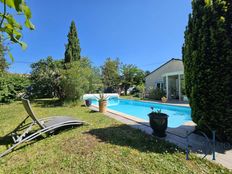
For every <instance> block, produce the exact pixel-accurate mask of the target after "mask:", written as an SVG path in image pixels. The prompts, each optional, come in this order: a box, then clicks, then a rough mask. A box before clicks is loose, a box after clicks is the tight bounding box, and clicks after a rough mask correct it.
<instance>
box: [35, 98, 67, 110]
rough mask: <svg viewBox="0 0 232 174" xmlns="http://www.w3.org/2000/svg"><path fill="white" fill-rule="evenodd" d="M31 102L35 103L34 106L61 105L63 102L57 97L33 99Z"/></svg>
mask: <svg viewBox="0 0 232 174" xmlns="http://www.w3.org/2000/svg"><path fill="white" fill-rule="evenodd" d="M31 102H32V103H34V104H36V107H44V108H48V107H59V106H62V105H63V104H64V103H63V101H61V100H59V99H35V100H32V101H31Z"/></svg>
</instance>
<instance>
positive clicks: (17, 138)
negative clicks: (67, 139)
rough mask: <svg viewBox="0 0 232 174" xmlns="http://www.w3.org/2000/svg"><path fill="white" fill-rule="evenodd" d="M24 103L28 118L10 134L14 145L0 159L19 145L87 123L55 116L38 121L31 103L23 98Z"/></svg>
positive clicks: (67, 117) (0, 155)
mask: <svg viewBox="0 0 232 174" xmlns="http://www.w3.org/2000/svg"><path fill="white" fill-rule="evenodd" d="M22 103H23V106H24V108H25V110H26V112H27V114H28V116H27V117H26V118H25V119H24V120H23V121H22V122H21V123H20V124H19V125H18V126H17V127H16V128H15V129H14V130H13V131H12V132H11V133H9V134H8V135H10V136H11V137H12V139H13V141H14V144H13V145H12V146H11V147H10V148H9V149H7V150H6V151H5V152H3V153H1V154H0V158H1V157H2V156H4V155H6V154H8V153H9V152H11V151H12V150H13V149H14V148H15V147H17V146H18V145H20V144H22V143H24V142H28V141H31V140H33V139H35V138H36V137H38V136H40V135H42V134H45V133H46V134H52V133H54V131H55V130H57V129H60V128H66V127H70V126H77V125H83V124H84V123H85V122H83V121H81V120H77V119H75V118H72V117H69V116H53V117H48V118H42V119H37V118H36V116H35V114H34V112H33V111H32V109H31V105H30V101H29V100H27V99H24V98H22ZM28 118H31V119H32V122H30V123H26V121H27V119H28ZM36 125H37V126H39V128H40V129H37V131H36V132H32V129H33V128H34V127H35V126H36ZM19 131H21V132H22V133H21V134H18V133H17V132H19Z"/></svg>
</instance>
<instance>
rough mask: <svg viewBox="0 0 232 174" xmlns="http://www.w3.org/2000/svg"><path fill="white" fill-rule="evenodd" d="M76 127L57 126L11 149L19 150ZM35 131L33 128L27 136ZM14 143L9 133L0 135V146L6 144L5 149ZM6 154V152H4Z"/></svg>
mask: <svg viewBox="0 0 232 174" xmlns="http://www.w3.org/2000/svg"><path fill="white" fill-rule="evenodd" d="M78 127H80V126H72V125H71V126H65V127H61V128H58V129H56V130H54V132H52V133H44V134H41V135H40V136H38V137H36V138H35V139H33V140H31V141H28V142H27V141H25V142H23V143H22V144H19V145H18V146H16V147H15V148H14V149H13V150H12V152H13V151H18V150H20V149H23V148H25V147H27V146H29V145H32V144H34V143H37V142H39V141H41V140H44V139H46V138H48V137H50V136H55V135H57V134H59V133H61V132H62V133H64V132H66V131H69V130H71V129H73V128H78ZM35 132H36V130H34V131H32V132H31V133H30V134H28V136H29V135H31V134H33V133H35ZM13 144H14V141H13V139H12V136H11V134H7V135H5V136H4V137H0V146H1V145H2V146H6V150H7V149H8V148H10V147H11V146H12V145H13ZM1 153H3V152H0V154H1ZM6 155H7V154H6Z"/></svg>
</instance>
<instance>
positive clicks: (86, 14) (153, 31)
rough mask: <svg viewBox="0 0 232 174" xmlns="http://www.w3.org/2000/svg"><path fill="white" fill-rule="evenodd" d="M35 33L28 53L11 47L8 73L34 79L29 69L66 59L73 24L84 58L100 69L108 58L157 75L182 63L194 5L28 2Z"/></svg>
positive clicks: (145, 0) (186, 0)
mask: <svg viewBox="0 0 232 174" xmlns="http://www.w3.org/2000/svg"><path fill="white" fill-rule="evenodd" d="M26 2H27V4H28V5H29V7H30V8H31V11H32V22H33V24H35V26H36V30H34V31H28V30H27V29H24V31H23V35H24V36H23V40H24V41H25V42H26V43H27V44H28V48H27V49H26V50H25V51H23V50H22V49H21V48H20V47H19V46H12V48H11V52H12V54H13V55H14V58H15V61H14V63H12V65H11V67H10V69H9V71H11V72H17V73H30V71H31V69H30V63H32V62H37V61H38V60H39V59H41V58H46V57H47V56H52V57H53V58H55V59H61V58H63V57H64V51H65V46H64V45H65V44H66V43H67V34H68V31H69V26H70V24H71V21H72V20H74V21H75V23H76V26H77V30H78V36H79V39H80V45H81V55H82V56H87V57H89V58H90V60H91V61H92V62H93V64H94V65H96V66H100V65H102V64H103V63H104V61H105V59H106V58H107V57H111V58H116V57H118V58H119V59H120V60H121V61H122V62H123V63H127V64H134V65H136V66H138V67H139V68H141V69H143V70H154V69H155V68H157V67H158V66H159V65H161V64H162V63H165V62H166V61H167V60H169V59H171V58H173V57H174V58H181V57H182V56H181V48H182V45H183V41H184V31H185V27H186V25H187V22H188V14H189V13H190V12H191V0H27V1H26Z"/></svg>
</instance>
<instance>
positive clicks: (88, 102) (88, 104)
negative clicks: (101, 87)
mask: <svg viewBox="0 0 232 174" xmlns="http://www.w3.org/2000/svg"><path fill="white" fill-rule="evenodd" d="M91 104H92V101H91V100H90V99H88V100H85V105H86V106H87V107H89V106H91Z"/></svg>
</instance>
